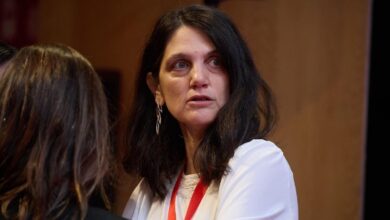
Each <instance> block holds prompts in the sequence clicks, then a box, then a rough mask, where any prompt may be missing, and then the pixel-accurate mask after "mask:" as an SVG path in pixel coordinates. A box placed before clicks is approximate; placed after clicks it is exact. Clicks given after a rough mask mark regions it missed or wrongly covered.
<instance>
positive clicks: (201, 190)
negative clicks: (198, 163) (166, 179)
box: [168, 172, 208, 220]
mask: <svg viewBox="0 0 390 220" xmlns="http://www.w3.org/2000/svg"><path fill="white" fill-rule="evenodd" d="M182 178H183V172H182V173H180V174H179V176H178V177H177V180H176V183H175V186H174V187H173V191H172V196H171V201H170V203H169V211H168V220H176V209H175V208H176V204H175V202H176V195H177V191H178V190H179V186H180V182H181V179H182ZM207 187H208V186H207V185H206V184H204V183H203V181H202V178H200V180H199V182H198V184H197V185H196V187H195V190H194V192H193V194H192V196H191V200H190V204H189V205H188V209H187V212H186V216H185V218H184V219H185V220H190V219H191V218H192V216H193V215H194V214H195V211H196V209H197V208H198V206H199V204H200V201H202V199H203V197H204V195H205V193H206V190H207Z"/></svg>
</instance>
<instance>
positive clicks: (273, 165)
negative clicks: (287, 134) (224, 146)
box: [123, 139, 298, 220]
mask: <svg viewBox="0 0 390 220" xmlns="http://www.w3.org/2000/svg"><path fill="white" fill-rule="evenodd" d="M229 168H230V171H229V173H228V174H227V175H225V176H224V177H223V178H222V180H221V183H220V185H219V186H217V185H216V184H214V183H212V184H211V185H210V186H209V187H208V189H207V191H206V194H205V196H204V197H203V199H202V201H201V203H200V204H199V207H198V209H197V210H196V212H195V214H194V216H193V218H192V219H194V220H197V219H202V220H204V219H221V220H229V219H259V220H271V219H272V220H297V219H298V205H297V195H296V190H295V184H294V179H293V174H292V172H291V169H290V166H289V165H288V162H287V160H286V159H285V157H284V155H283V152H282V151H281V150H280V149H279V148H278V147H277V146H276V145H275V144H274V143H272V142H270V141H265V140H262V139H255V140H252V141H250V142H247V143H245V144H243V145H241V146H240V147H238V148H237V149H236V151H235V153H234V156H233V158H231V159H230V161H229ZM180 175H182V174H181V173H180ZM198 181H199V177H198V175H197V174H191V175H183V179H182V181H181V184H180V187H179V190H178V193H177V197H176V219H184V216H185V214H186V211H187V207H188V204H189V201H190V199H191V196H192V193H193V191H194V189H195V186H196V184H197V183H198ZM174 184H175V181H174V182H173V183H169V184H167V186H168V189H169V191H168V194H167V196H166V197H165V199H164V200H163V201H161V200H158V199H157V198H152V196H151V191H150V189H149V188H148V186H147V184H146V183H145V182H144V181H142V180H141V182H140V183H139V184H138V186H137V187H136V188H135V190H134V191H133V193H132V195H131V196H130V198H129V200H128V202H127V205H126V207H125V209H124V212H123V217H125V218H127V219H133V220H143V219H152V220H155V219H164V220H166V219H168V210H169V203H170V199H171V194H172V189H173V186H174Z"/></svg>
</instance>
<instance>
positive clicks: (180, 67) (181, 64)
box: [173, 60, 188, 70]
mask: <svg viewBox="0 0 390 220" xmlns="http://www.w3.org/2000/svg"><path fill="white" fill-rule="evenodd" d="M187 67H188V63H187V62H185V61H183V60H180V61H177V62H176V63H174V65H173V68H174V69H175V70H183V69H186V68H187Z"/></svg>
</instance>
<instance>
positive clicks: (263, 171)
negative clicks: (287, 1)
mask: <svg viewBox="0 0 390 220" xmlns="http://www.w3.org/2000/svg"><path fill="white" fill-rule="evenodd" d="M138 74H139V75H138V81H137V88H136V94H135V97H134V100H135V101H134V104H133V109H132V112H131V117H130V122H129V132H128V145H129V152H128V154H127V157H126V159H125V161H124V166H125V168H126V169H127V171H128V172H129V173H131V174H136V175H139V176H140V177H142V180H141V182H140V183H139V185H138V186H137V187H136V189H135V190H134V192H133V193H132V195H131V197H130V199H129V201H128V203H127V205H126V208H125V210H124V213H123V216H124V217H126V218H131V219H289V220H291V219H298V211H297V201H296V192H295V185H294V180H293V175H292V172H291V170H290V167H289V165H288V163H287V161H286V159H285V158H284V156H283V153H282V151H281V150H280V149H279V148H278V147H277V146H275V145H274V144H273V143H272V142H270V141H266V140H264V139H265V137H266V135H267V134H268V133H269V132H270V130H271V128H272V127H273V124H274V122H275V117H276V116H275V114H276V113H275V107H274V104H273V101H272V97H271V93H270V90H269V88H268V86H267V84H266V82H265V81H264V79H262V78H261V76H260V75H259V73H258V71H257V70H256V67H255V65H254V62H253V59H252V58H251V55H250V52H249V50H248V48H247V46H246V44H245V42H244V41H243V40H242V38H241V36H240V34H239V32H238V31H237V29H236V28H235V26H234V25H233V24H232V22H231V21H230V20H229V18H228V17H227V16H226V15H224V14H223V13H222V12H220V11H218V10H217V9H214V8H208V7H206V6H200V5H194V6H187V7H184V8H181V9H178V10H174V11H171V12H168V13H167V14H165V15H164V16H162V17H161V18H160V19H159V20H158V21H157V23H156V25H155V27H154V30H153V32H152V35H151V37H150V39H149V41H148V42H147V44H146V47H145V50H144V53H143V57H142V63H141V67H140V70H139V73H138Z"/></svg>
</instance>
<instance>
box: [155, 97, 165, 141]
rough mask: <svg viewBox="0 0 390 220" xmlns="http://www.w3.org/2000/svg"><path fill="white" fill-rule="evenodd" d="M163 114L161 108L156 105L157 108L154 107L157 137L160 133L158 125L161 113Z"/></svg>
mask: <svg viewBox="0 0 390 220" xmlns="http://www.w3.org/2000/svg"><path fill="white" fill-rule="evenodd" d="M162 112H163V110H162V106H161V105H160V104H158V103H157V107H156V117H157V120H156V134H157V135H158V133H159V132H160V125H161V113H162Z"/></svg>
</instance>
